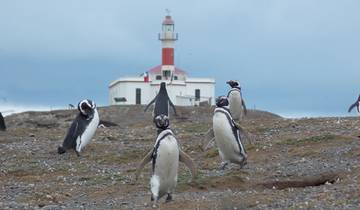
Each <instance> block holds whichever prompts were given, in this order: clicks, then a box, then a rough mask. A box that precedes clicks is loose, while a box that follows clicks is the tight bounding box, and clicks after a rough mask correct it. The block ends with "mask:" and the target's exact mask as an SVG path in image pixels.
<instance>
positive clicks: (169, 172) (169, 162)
mask: <svg viewBox="0 0 360 210" xmlns="http://www.w3.org/2000/svg"><path fill="white" fill-rule="evenodd" d="M154 121H155V125H156V127H157V128H158V129H159V131H158V136H157V139H156V142H155V145H154V147H153V149H152V150H151V151H150V152H149V153H148V154H147V155H146V156H145V158H144V159H143V160H142V161H141V163H140V164H139V166H138V168H137V171H136V179H137V178H138V177H139V175H140V172H141V170H142V169H143V168H144V166H145V165H146V164H147V163H149V162H150V161H152V177H151V179H150V188H151V200H152V201H154V202H155V203H156V202H157V201H158V200H159V199H160V198H161V197H162V196H164V195H167V198H166V201H170V200H172V193H173V192H174V190H175V187H176V184H177V177H178V166H179V161H181V162H183V163H185V165H186V166H187V167H188V168H189V169H190V171H191V174H192V178H194V177H196V174H197V170H196V167H195V164H194V162H193V160H192V159H191V158H190V157H189V156H188V155H187V154H185V153H184V152H183V151H182V150H181V149H180V148H179V145H178V142H177V140H176V138H175V136H174V133H173V132H172V131H171V130H170V129H169V128H168V126H169V118H168V117H167V116H166V115H164V114H161V115H159V116H157V117H155V120H154Z"/></svg>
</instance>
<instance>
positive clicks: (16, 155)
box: [0, 106, 360, 209]
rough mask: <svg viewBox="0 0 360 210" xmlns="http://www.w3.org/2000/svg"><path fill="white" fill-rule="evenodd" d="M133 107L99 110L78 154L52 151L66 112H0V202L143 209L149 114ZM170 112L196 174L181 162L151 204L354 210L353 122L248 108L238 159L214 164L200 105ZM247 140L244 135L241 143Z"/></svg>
mask: <svg viewBox="0 0 360 210" xmlns="http://www.w3.org/2000/svg"><path fill="white" fill-rule="evenodd" d="M142 109H143V107H139V106H133V107H106V108H101V109H100V117H101V118H102V119H103V120H107V121H111V122H115V123H117V124H118V126H116V127H108V128H99V129H98V131H97V133H96V136H95V137H94V140H93V142H92V143H91V144H90V145H89V146H88V147H86V148H85V150H84V151H83V152H82V154H81V157H80V158H78V157H77V156H76V155H75V153H73V152H69V153H66V154H64V155H58V154H57V153H56V148H57V146H58V145H59V144H61V143H62V140H63V137H64V135H65V132H66V130H67V128H68V126H69V124H70V123H71V121H72V119H73V118H74V117H75V115H76V111H53V112H28V113H22V114H16V115H12V116H9V117H6V119H5V120H6V122H7V126H8V130H7V131H6V132H1V133H0V162H1V165H0V167H1V168H0V186H1V188H0V209H6V208H9V209H31V208H43V209H79V208H85V209H108V208H110V209H151V208H152V205H151V203H150V192H149V176H150V173H151V172H150V164H149V166H148V167H146V169H145V170H144V172H143V175H142V177H141V178H140V180H139V181H138V182H137V183H135V182H134V170H135V167H136V164H137V163H138V162H139V161H140V160H141V158H142V157H143V155H145V154H146V153H147V151H149V150H150V149H151V147H152V145H153V143H154V140H155V134H156V131H155V129H154V128H153V125H152V123H151V114H150V112H149V113H146V114H144V113H143V112H142V111H141V110H142ZM179 112H180V116H179V117H177V118H172V119H171V127H172V128H173V130H174V131H175V133H176V135H177V137H178V139H179V142H180V143H181V145H182V148H183V149H184V150H185V151H186V152H187V153H188V154H189V155H190V156H191V157H192V158H193V159H194V160H195V162H196V163H197V165H198V168H199V176H198V178H197V179H196V180H195V181H194V182H192V183H189V182H188V180H189V179H190V174H189V172H188V171H187V170H186V168H185V167H184V166H183V165H182V164H181V170H180V174H179V181H178V187H177V189H176V192H175V194H174V196H173V198H174V201H172V202H169V203H164V200H163V199H162V200H161V202H160V204H159V205H158V207H157V208H159V209H248V208H250V209H300V208H305V209H359V208H360V183H359V181H360V178H359V175H360V140H359V139H358V138H357V137H356V136H358V135H359V134H360V132H359V130H360V127H359V126H360V120H359V119H358V118H342V119H340V121H339V120H338V119H337V118H314V119H297V120H291V119H282V118H280V117H279V116H276V115H272V114H270V113H267V112H259V111H250V114H249V116H248V117H247V119H246V120H245V121H244V122H242V126H244V128H245V129H246V130H247V131H248V132H249V133H250V134H249V136H250V137H251V139H252V140H251V144H249V143H247V145H246V148H247V151H248V153H249V160H248V165H247V166H246V167H245V168H243V169H241V170H240V169H239V168H238V166H237V165H231V166H230V167H228V168H227V169H225V170H219V164H220V162H219V161H220V160H219V157H218V154H217V150H216V148H210V149H209V150H207V151H203V150H202V147H201V146H202V145H203V144H204V143H205V142H204V134H205V132H206V131H207V130H208V129H209V128H210V127H211V116H212V109H211V108H209V107H195V108H179ZM246 142H249V141H246Z"/></svg>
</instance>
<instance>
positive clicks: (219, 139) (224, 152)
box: [213, 113, 241, 162]
mask: <svg viewBox="0 0 360 210" xmlns="http://www.w3.org/2000/svg"><path fill="white" fill-rule="evenodd" d="M213 130H214V135H215V141H216V145H217V146H218V149H219V154H220V156H221V158H222V159H223V161H230V162H239V161H241V158H240V155H239V152H240V150H239V146H238V144H237V141H236V139H235V136H234V134H233V131H232V128H231V126H230V124H229V122H228V119H227V117H226V116H225V114H223V113H215V114H214V117H213Z"/></svg>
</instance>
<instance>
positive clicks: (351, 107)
mask: <svg viewBox="0 0 360 210" xmlns="http://www.w3.org/2000/svg"><path fill="white" fill-rule="evenodd" d="M357 105H358V102H357V101H356V102H355V103H354V104H352V105H351V106H350V107H349V110H348V112H351V110H352V109H353V108H354V107H356V106H357Z"/></svg>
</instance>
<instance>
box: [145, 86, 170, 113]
mask: <svg viewBox="0 0 360 210" xmlns="http://www.w3.org/2000/svg"><path fill="white" fill-rule="evenodd" d="M153 103H155V108H154V119H155V117H156V116H159V115H161V114H164V115H166V116H169V105H170V106H171V107H172V108H173V110H174V112H175V115H176V109H175V106H174V104H173V103H172V101H171V100H170V98H169V95H168V93H167V90H166V84H165V82H162V83H161V84H160V90H159V93H158V94H157V95H156V96H155V98H154V99H153V100H152V101H151V102H150V103H149V104H148V105H147V106H146V108H145V110H144V111H146V110H147V109H148V108H149V107H150V105H151V104H153Z"/></svg>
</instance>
